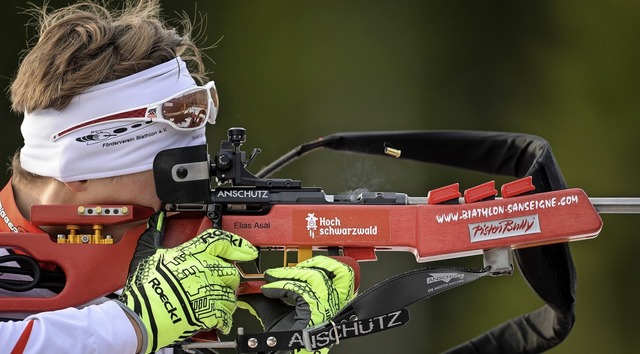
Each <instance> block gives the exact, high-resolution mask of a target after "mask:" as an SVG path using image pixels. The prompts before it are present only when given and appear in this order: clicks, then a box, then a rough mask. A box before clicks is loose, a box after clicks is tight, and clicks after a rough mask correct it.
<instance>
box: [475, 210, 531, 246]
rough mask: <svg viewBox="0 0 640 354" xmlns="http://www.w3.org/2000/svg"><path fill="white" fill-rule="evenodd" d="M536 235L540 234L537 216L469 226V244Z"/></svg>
mask: <svg viewBox="0 0 640 354" xmlns="http://www.w3.org/2000/svg"><path fill="white" fill-rule="evenodd" d="M536 233H540V220H539V218H538V215H537V214H535V215H527V216H522V217H517V218H509V219H501V220H492V221H485V222H479V223H477V224H469V236H470V237H471V242H479V241H487V240H495V239H500V238H506V237H513V236H522V235H529V234H536Z"/></svg>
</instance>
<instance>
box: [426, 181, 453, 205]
mask: <svg viewBox="0 0 640 354" xmlns="http://www.w3.org/2000/svg"><path fill="white" fill-rule="evenodd" d="M460 196H461V194H460V185H459V184H458V183H454V184H450V185H448V186H444V187H440V188H436V189H432V190H430V191H429V193H427V203H428V204H440V203H444V202H447V201H449V200H452V199H458V198H460Z"/></svg>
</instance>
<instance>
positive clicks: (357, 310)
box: [237, 267, 490, 353]
mask: <svg viewBox="0 0 640 354" xmlns="http://www.w3.org/2000/svg"><path fill="white" fill-rule="evenodd" d="M488 274H490V268H489V267H486V268H484V269H462V268H422V269H416V270H412V271H408V272H406V273H402V274H399V275H396V276H394V277H392V278H389V279H387V280H385V281H383V282H381V283H379V284H377V285H375V286H373V287H372V288H370V289H368V290H367V291H365V292H363V293H362V294H360V295H358V296H357V297H355V298H354V299H353V300H352V301H351V302H350V303H349V304H348V305H347V306H346V307H345V308H344V309H342V310H341V311H340V312H339V313H338V314H337V315H336V316H335V317H334V318H333V319H332V320H331V321H328V322H325V323H322V324H319V325H317V326H314V327H311V328H306V329H305V328H300V329H294V330H273V328H275V327H277V325H274V324H273V323H264V322H263V323H264V324H265V328H267V330H266V331H265V332H264V333H251V334H240V335H238V337H237V345H238V346H237V350H238V352H239V353H254V352H273V351H278V350H293V349H297V348H305V349H306V350H308V351H313V350H317V349H320V348H324V347H328V346H330V345H332V344H334V343H339V342H340V340H343V339H348V338H355V337H360V336H364V335H369V334H373V333H377V332H380V331H384V330H387V329H392V328H396V327H399V326H402V325H404V324H406V323H407V322H408V321H409V313H408V311H407V310H406V309H405V307H407V306H409V305H411V304H413V303H415V302H417V301H420V300H424V299H427V298H430V297H432V296H434V295H437V294H440V293H442V292H444V291H446V290H449V289H453V288H455V287H458V286H460V285H464V284H466V283H469V282H471V281H474V280H476V279H479V278H481V277H483V276H485V275H488ZM269 300H271V299H267V298H265V297H260V296H257V297H251V298H250V299H248V301H250V302H251V303H252V305H253V307H254V309H256V311H257V312H258V315H260V316H261V318H263V321H264V319H265V318H269V319H272V320H277V319H278V318H281V316H274V315H273V312H269V314H267V315H265V317H262V315H261V314H260V309H269V307H270V306H271V305H273V302H271V301H269ZM245 301H247V299H245ZM289 308H290V309H291V310H290V311H292V308H291V306H289ZM267 311H271V310H267ZM280 315H282V313H280Z"/></svg>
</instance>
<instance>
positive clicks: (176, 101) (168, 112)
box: [162, 90, 209, 129]
mask: <svg viewBox="0 0 640 354" xmlns="http://www.w3.org/2000/svg"><path fill="white" fill-rule="evenodd" d="M208 107H209V96H208V95H207V91H205V90H197V91H194V92H191V93H187V94H184V95H181V96H178V97H174V98H172V99H170V100H168V101H167V102H165V103H163V104H162V116H163V117H164V119H167V120H169V121H170V122H172V123H173V124H175V125H176V126H177V127H179V128H185V129H190V128H198V127H201V126H203V125H204V124H205V123H206V122H207V116H208V112H207V109H208Z"/></svg>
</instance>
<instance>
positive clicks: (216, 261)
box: [204, 257, 240, 290]
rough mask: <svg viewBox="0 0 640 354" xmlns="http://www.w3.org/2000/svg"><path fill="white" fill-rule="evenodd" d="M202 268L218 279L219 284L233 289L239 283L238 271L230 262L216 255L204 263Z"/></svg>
mask: <svg viewBox="0 0 640 354" xmlns="http://www.w3.org/2000/svg"><path fill="white" fill-rule="evenodd" d="M204 268H205V269H206V270H207V271H209V273H210V274H211V275H212V277H213V278H215V279H217V280H219V281H220V283H221V284H223V285H224V286H226V287H228V288H231V289H233V290H235V289H237V288H238V286H239V285H240V272H239V271H238V268H236V266H235V265H234V264H232V263H229V262H226V261H224V260H223V259H221V258H218V257H211V258H210V259H209V261H207V262H206V264H204Z"/></svg>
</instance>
